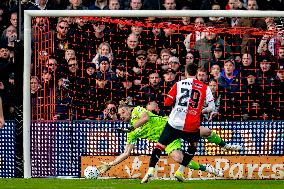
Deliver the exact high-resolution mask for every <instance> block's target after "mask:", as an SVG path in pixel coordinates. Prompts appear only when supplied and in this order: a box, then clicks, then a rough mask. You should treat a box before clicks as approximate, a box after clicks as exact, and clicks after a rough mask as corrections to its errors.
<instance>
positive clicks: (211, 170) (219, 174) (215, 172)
mask: <svg viewBox="0 0 284 189" xmlns="http://www.w3.org/2000/svg"><path fill="white" fill-rule="evenodd" d="M206 172H208V173H212V174H213V175H216V176H217V177H223V176H224V173H223V171H222V170H216V169H215V168H214V167H213V166H212V165H206Z"/></svg>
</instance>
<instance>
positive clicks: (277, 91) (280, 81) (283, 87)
mask: <svg viewBox="0 0 284 189" xmlns="http://www.w3.org/2000/svg"><path fill="white" fill-rule="evenodd" d="M276 72H277V76H276V79H275V82H274V89H273V104H272V107H274V109H275V113H274V115H273V116H274V119H277V120H284V115H283V108H284V97H283V96H284V95H283V94H284V66H283V65H281V66H280V67H279V68H278V69H277V70H276Z"/></svg>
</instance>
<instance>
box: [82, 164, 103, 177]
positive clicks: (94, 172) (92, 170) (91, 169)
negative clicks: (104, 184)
mask: <svg viewBox="0 0 284 189" xmlns="http://www.w3.org/2000/svg"><path fill="white" fill-rule="evenodd" d="M99 174H100V172H99V170H98V169H97V167H96V166H88V167H87V168H86V169H85V170H84V177H85V178H86V179H97V178H98V176H99Z"/></svg>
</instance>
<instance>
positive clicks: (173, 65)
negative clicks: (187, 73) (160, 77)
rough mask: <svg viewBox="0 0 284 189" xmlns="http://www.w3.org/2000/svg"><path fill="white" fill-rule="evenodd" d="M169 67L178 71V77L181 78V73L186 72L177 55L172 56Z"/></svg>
mask: <svg viewBox="0 0 284 189" xmlns="http://www.w3.org/2000/svg"><path fill="white" fill-rule="evenodd" d="M169 69H173V70H174V71H175V72H176V78H177V79H180V77H181V73H182V72H184V68H183V67H182V66H181V64H180V61H179V59H178V57H176V56H172V57H170V59H169Z"/></svg>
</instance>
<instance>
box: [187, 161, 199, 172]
mask: <svg viewBox="0 0 284 189" xmlns="http://www.w3.org/2000/svg"><path fill="white" fill-rule="evenodd" d="M200 166H201V165H199V163H197V162H196V161H193V160H191V161H190V162H189V164H188V167H189V168H190V169H194V170H200Z"/></svg>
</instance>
